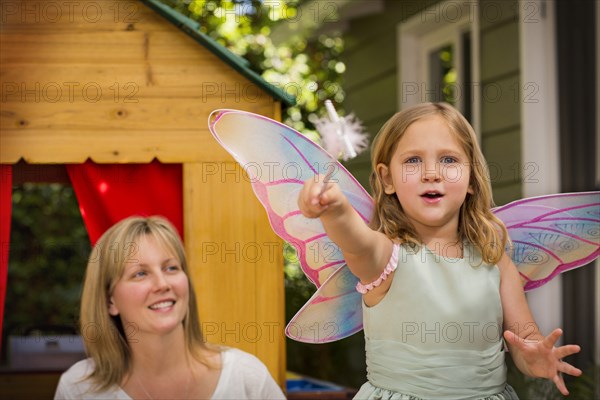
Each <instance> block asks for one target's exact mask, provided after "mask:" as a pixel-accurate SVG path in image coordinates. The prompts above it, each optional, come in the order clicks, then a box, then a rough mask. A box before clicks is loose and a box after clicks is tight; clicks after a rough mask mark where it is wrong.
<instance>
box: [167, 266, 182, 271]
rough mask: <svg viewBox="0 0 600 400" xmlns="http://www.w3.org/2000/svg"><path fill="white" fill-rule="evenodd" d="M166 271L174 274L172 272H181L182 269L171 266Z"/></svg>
mask: <svg viewBox="0 0 600 400" xmlns="http://www.w3.org/2000/svg"><path fill="white" fill-rule="evenodd" d="M166 269H167V271H171V272H172V271H179V270H180V269H181V268H179V266H178V265H170V266H168V267H167V268H166Z"/></svg>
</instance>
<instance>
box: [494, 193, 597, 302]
mask: <svg viewBox="0 0 600 400" xmlns="http://www.w3.org/2000/svg"><path fill="white" fill-rule="evenodd" d="M494 213H495V214H496V216H497V217H498V218H500V219H501V220H502V221H503V222H504V224H505V225H506V228H507V230H508V234H509V236H510V238H511V240H512V242H513V249H512V251H509V254H510V255H511V256H512V260H513V262H514V263H515V265H516V266H517V268H518V269H519V273H520V274H521V277H522V279H523V285H524V288H525V290H531V289H535V288H537V287H539V286H542V285H543V284H545V283H547V282H548V281H550V280H551V279H552V278H554V277H555V276H556V275H558V274H560V273H562V272H564V271H568V270H570V269H573V268H577V267H580V266H582V265H585V264H587V263H589V262H591V261H593V260H594V259H595V258H597V257H598V256H599V255H600V192H582V193H562V194H554V195H547V196H540V197H531V198H527V199H523V200H517V201H514V202H512V203H509V204H507V205H505V206H502V207H498V208H496V209H495V210H494Z"/></svg>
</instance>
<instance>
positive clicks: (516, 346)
mask: <svg viewBox="0 0 600 400" xmlns="http://www.w3.org/2000/svg"><path fill="white" fill-rule="evenodd" d="M561 335H562V330H560V329H555V330H554V331H552V333H550V334H549V335H548V336H546V337H545V338H544V339H543V340H541V341H537V340H527V339H523V338H521V337H519V336H518V335H517V334H515V333H514V332H512V331H509V330H507V331H505V332H504V339H505V340H506V341H507V342H508V344H509V345H510V346H511V351H515V350H516V351H518V352H519V353H520V354H519V359H520V360H521V361H522V362H523V363H524V364H525V365H522V364H521V363H518V364H517V366H518V367H519V369H521V371H522V372H523V373H525V374H528V375H530V376H534V377H539V378H547V379H551V380H552V381H553V382H554V384H555V385H556V387H557V388H558V390H559V391H560V392H561V393H562V394H563V395H565V396H566V395H568V394H569V391H568V390H567V387H566V386H565V381H564V380H563V377H562V375H561V373H565V374H569V375H574V376H579V375H581V370H580V369H578V368H575V367H574V366H572V365H571V364H569V363H567V362H564V361H562V358H564V357H567V356H570V355H572V354H575V353H579V351H580V350H581V348H580V347H579V346H577V345H573V344H570V345H566V346H560V347H555V346H554V344H555V343H556V341H557V340H558V339H559V338H560V337H561ZM513 359H515V357H513ZM515 362H516V360H515ZM519 364H521V365H519Z"/></svg>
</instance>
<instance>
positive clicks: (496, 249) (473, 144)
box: [370, 103, 508, 264]
mask: <svg viewBox="0 0 600 400" xmlns="http://www.w3.org/2000/svg"><path fill="white" fill-rule="evenodd" d="M433 116H439V117H441V118H443V119H444V121H446V123H447V124H448V127H449V128H450V131H451V132H452V133H453V134H454V135H455V136H456V138H457V139H458V140H459V142H460V144H461V145H462V146H463V149H464V151H465V153H466V154H467V157H468V162H469V164H470V171H471V176H470V179H469V184H470V185H471V188H472V190H473V194H472V195H471V194H467V197H466V199H465V201H464V203H463V204H462V206H461V209H460V217H459V225H458V234H459V239H460V240H462V241H467V242H469V243H471V244H472V245H474V246H475V247H476V248H477V249H478V250H479V251H480V253H481V256H482V259H483V261H484V262H486V263H490V264H495V263H497V262H498V261H499V260H500V258H501V257H502V254H503V253H504V250H505V246H506V243H507V240H508V233H507V231H506V227H505V226H504V224H503V223H502V221H500V220H499V219H498V218H497V217H496V216H495V215H494V214H493V213H492V211H491V208H492V207H493V199H492V188H491V184H490V178H489V172H488V167H487V164H486V162H485V159H484V157H483V154H482V152H481V149H480V148H479V145H478V143H477V136H476V135H475V131H474V130H473V128H472V127H471V125H470V124H469V122H468V121H467V120H466V119H465V117H463V116H462V114H461V113H460V112H458V111H457V110H456V109H455V108H453V107H452V106H450V105H449V104H446V103H423V104H419V105H416V106H413V107H410V108H408V109H406V110H403V111H400V112H398V113H396V114H395V115H394V116H392V117H391V118H390V119H389V120H388V121H387V122H386V123H385V124H384V125H383V127H382V128H381V130H380V131H379V133H378V134H377V136H376V137H375V140H374V141H373V145H372V149H371V164H372V168H373V172H372V173H371V177H370V183H371V188H372V190H373V197H374V200H375V210H374V215H373V218H372V219H371V227H372V228H373V229H375V230H377V231H380V232H383V233H384V234H385V235H386V236H388V237H389V238H391V239H399V240H400V241H401V242H403V243H412V244H415V245H418V246H420V245H421V240H420V238H419V236H418V234H417V232H416V230H415V228H414V226H413V225H412V224H411V223H410V221H409V219H408V218H407V216H406V214H404V211H403V209H402V205H401V204H400V202H399V201H398V197H397V196H396V194H395V193H392V194H386V193H385V191H384V185H383V180H382V177H381V176H380V174H379V172H378V168H377V165H378V164H384V165H386V166H388V167H389V165H390V162H391V159H392V156H393V154H394V152H395V150H396V147H397V144H398V142H399V141H400V139H401V138H402V136H403V135H404V133H405V132H406V130H407V129H408V127H409V126H410V125H411V124H412V123H414V122H416V121H419V120H421V119H424V118H430V117H433Z"/></svg>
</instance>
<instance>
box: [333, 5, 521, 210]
mask: <svg viewBox="0 0 600 400" xmlns="http://www.w3.org/2000/svg"><path fill="white" fill-rule="evenodd" d="M435 3H437V1H427V2H425V1H424V2H415V1H412V0H406V1H405V0H393V1H392V0H390V1H386V2H385V11H384V12H383V13H380V14H376V15H371V16H368V17H364V18H359V19H354V20H352V21H350V27H349V29H348V30H347V33H346V34H345V36H344V40H345V43H346V51H345V53H344V55H343V61H344V62H345V63H346V66H347V72H346V74H345V78H344V89H345V91H346V100H345V103H344V108H345V109H346V110H347V111H348V112H354V113H355V114H356V115H357V117H358V118H360V119H361V120H362V121H363V123H364V125H365V127H366V129H367V131H368V132H369V133H370V134H371V136H372V137H374V136H375V134H377V132H378V131H379V129H380V128H381V126H382V125H383V123H384V122H385V121H386V120H387V119H388V118H389V117H391V116H392V115H393V114H394V113H395V112H396V111H398V109H399V104H398V98H399V93H398V54H397V52H398V47H399V46H398V43H397V29H398V26H399V24H400V23H401V22H402V21H405V20H407V19H409V18H410V17H412V16H413V15H416V14H418V13H419V12H421V11H422V10H425V9H426V8H427V7H429V6H430V5H432V4H435ZM518 18H519V3H518V2H517V1H501V2H498V1H490V0H485V1H480V24H479V25H480V32H479V34H480V60H479V62H480V77H481V81H480V82H475V83H474V88H475V89H477V88H478V89H479V90H480V91H481V145H482V149H483V152H484V154H485V156H486V159H487V160H488V162H489V163H490V170H491V171H490V175H491V176H490V178H491V183H492V188H493V190H494V198H495V201H496V203H497V204H505V203H507V202H509V201H512V200H515V199H517V198H519V197H521V179H522V177H523V176H524V175H526V173H527V171H526V170H524V167H523V165H522V162H521V136H520V135H521V110H520V106H521V98H522V96H523V92H522V88H521V81H520V69H519V62H520V61H519V20H518ZM347 167H348V169H349V170H350V172H351V173H352V174H354V176H356V177H357V179H358V180H359V182H361V184H363V186H365V187H366V188H368V177H369V175H370V172H371V166H370V162H369V154H363V155H361V156H360V157H358V158H356V159H354V160H352V161H350V162H349V163H348V164H347Z"/></svg>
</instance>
